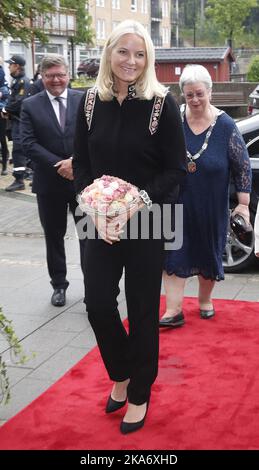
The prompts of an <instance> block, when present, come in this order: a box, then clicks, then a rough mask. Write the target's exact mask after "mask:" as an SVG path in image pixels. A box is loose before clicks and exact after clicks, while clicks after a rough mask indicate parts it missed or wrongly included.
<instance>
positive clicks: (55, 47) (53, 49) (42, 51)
mask: <svg viewBox="0 0 259 470" xmlns="http://www.w3.org/2000/svg"><path fill="white" fill-rule="evenodd" d="M46 54H60V55H64V51H63V45H62V44H50V43H48V44H46V45H45V46H43V45H42V44H41V43H39V42H36V43H35V64H36V65H38V64H39V63H40V61H41V60H42V59H43V57H44V56H45V55H46Z"/></svg>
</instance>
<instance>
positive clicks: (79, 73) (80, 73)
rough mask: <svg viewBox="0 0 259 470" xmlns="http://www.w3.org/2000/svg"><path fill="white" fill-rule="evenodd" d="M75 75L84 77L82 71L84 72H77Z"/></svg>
mask: <svg viewBox="0 0 259 470" xmlns="http://www.w3.org/2000/svg"><path fill="white" fill-rule="evenodd" d="M77 75H78V76H79V78H80V77H84V76H85V73H84V72H78V74H77Z"/></svg>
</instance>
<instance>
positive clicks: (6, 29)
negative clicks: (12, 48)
mask: <svg viewBox="0 0 259 470" xmlns="http://www.w3.org/2000/svg"><path fill="white" fill-rule="evenodd" d="M53 11H55V8H54V6H53V1H52V0H40V2H39V1H38V0H21V1H20V0H18V1H17V0H0V34H1V35H2V36H11V37H12V38H18V39H21V41H22V42H23V43H25V44H28V43H29V42H30V41H31V40H32V39H33V38H37V39H39V40H40V41H41V42H46V40H47V37H46V35H45V34H44V33H43V31H42V30H41V29H39V28H37V27H34V26H33V20H34V19H35V18H36V17H37V16H38V15H39V14H46V15H47V14H48V13H51V12H53Z"/></svg>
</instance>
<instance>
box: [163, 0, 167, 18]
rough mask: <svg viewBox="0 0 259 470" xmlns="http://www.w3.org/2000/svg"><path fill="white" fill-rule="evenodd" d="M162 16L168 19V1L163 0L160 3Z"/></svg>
mask: <svg viewBox="0 0 259 470" xmlns="http://www.w3.org/2000/svg"><path fill="white" fill-rule="evenodd" d="M162 16H163V18H168V17H169V8H168V0H164V1H163V2H162Z"/></svg>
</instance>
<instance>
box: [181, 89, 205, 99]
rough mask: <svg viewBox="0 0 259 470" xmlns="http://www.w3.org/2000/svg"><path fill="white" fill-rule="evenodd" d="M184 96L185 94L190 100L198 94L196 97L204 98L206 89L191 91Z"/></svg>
mask: <svg viewBox="0 0 259 470" xmlns="http://www.w3.org/2000/svg"><path fill="white" fill-rule="evenodd" d="M184 96H185V98H186V100H188V101H190V100H193V98H194V97H195V96H196V98H198V99H200V98H204V96H205V92H204V91H197V93H192V92H189V93H186V94H185V95H184Z"/></svg>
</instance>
